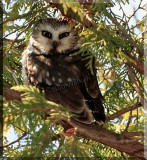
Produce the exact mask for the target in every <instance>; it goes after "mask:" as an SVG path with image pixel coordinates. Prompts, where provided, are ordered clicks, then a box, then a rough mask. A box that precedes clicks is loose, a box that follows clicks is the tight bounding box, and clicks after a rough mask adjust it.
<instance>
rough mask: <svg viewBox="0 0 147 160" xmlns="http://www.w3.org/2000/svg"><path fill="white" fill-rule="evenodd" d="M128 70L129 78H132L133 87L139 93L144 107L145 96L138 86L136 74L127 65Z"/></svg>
mask: <svg viewBox="0 0 147 160" xmlns="http://www.w3.org/2000/svg"><path fill="white" fill-rule="evenodd" d="M127 69H128V72H129V76H130V79H131V81H132V84H133V87H134V88H135V90H136V91H137V93H138V96H139V99H140V102H141V104H142V105H143V106H144V96H143V94H142V91H141V89H140V88H139V86H138V84H137V82H136V80H135V77H134V73H133V72H132V68H131V67H130V66H129V65H128V64H127Z"/></svg>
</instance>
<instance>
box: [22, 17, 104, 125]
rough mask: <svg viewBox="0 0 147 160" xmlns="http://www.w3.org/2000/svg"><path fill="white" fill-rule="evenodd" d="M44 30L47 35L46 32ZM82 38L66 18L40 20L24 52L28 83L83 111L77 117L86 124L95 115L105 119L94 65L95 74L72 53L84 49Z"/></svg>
mask: <svg viewBox="0 0 147 160" xmlns="http://www.w3.org/2000/svg"><path fill="white" fill-rule="evenodd" d="M44 31H47V36H43V35H42V34H43V33H42V32H44ZM64 33H68V34H64ZM50 34H51V35H50ZM47 37H48V38H47ZM78 39H79V37H78V35H77V33H76V32H75V31H73V30H72V29H71V28H70V26H69V24H68V23H67V22H66V21H60V20H58V19H52V18H50V19H46V20H40V21H38V22H37V23H36V25H35V26H34V29H33V32H32V36H31V39H30V43H29V45H28V47H27V49H26V51H25V52H24V53H23V58H22V66H23V77H24V80H25V83H26V84H27V85H35V86H36V87H38V88H39V89H40V90H44V91H45V95H46V98H47V99H48V100H50V101H53V102H55V103H58V104H61V105H63V106H65V107H67V108H69V109H70V111H71V112H72V113H75V114H77V115H79V118H73V119H74V120H77V121H80V122H82V123H86V124H91V123H92V122H93V120H94V119H95V120H96V121H97V122H105V114H104V108H103V105H102V95H101V92H100V90H99V87H98V82H97V78H96V70H95V68H94V65H93V70H94V75H92V74H91V72H90V70H89V69H87V67H86V66H85V64H86V63H87V61H86V60H85V61H83V60H82V58H83V57H82V56H81V55H80V54H78V55H76V56H70V54H71V53H74V52H76V51H78V50H79V49H80V44H79V43H78ZM55 44H56V45H55Z"/></svg>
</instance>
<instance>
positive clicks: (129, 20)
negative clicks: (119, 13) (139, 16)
mask: <svg viewBox="0 0 147 160" xmlns="http://www.w3.org/2000/svg"><path fill="white" fill-rule="evenodd" d="M141 3H142V0H140V3H139V5H138V7H137V8H136V9H135V10H134V11H133V14H132V15H131V16H130V17H129V18H128V21H127V23H129V21H130V19H131V18H132V17H133V16H134V15H135V13H136V12H137V11H138V9H140V7H141Z"/></svg>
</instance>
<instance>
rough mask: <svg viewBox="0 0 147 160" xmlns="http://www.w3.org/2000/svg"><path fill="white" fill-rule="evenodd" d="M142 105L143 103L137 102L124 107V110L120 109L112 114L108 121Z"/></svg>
mask: <svg viewBox="0 0 147 160" xmlns="http://www.w3.org/2000/svg"><path fill="white" fill-rule="evenodd" d="M141 106H142V104H141V103H136V104H134V105H132V106H128V107H125V108H124V109H122V110H120V111H118V112H116V113H114V114H112V115H110V117H108V118H107V120H106V122H109V121H110V120H113V119H115V118H118V117H120V116H121V115H123V114H125V113H127V112H129V111H132V110H134V109H137V108H139V107H141Z"/></svg>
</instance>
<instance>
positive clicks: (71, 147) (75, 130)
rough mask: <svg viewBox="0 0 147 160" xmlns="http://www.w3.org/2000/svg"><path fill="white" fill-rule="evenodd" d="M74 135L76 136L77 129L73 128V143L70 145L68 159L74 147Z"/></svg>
mask: <svg viewBox="0 0 147 160" xmlns="http://www.w3.org/2000/svg"><path fill="white" fill-rule="evenodd" d="M76 135H77V128H74V135H73V141H72V144H71V146H70V149H69V152H68V157H69V156H70V154H71V151H72V149H73V146H74V143H75V139H76Z"/></svg>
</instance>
